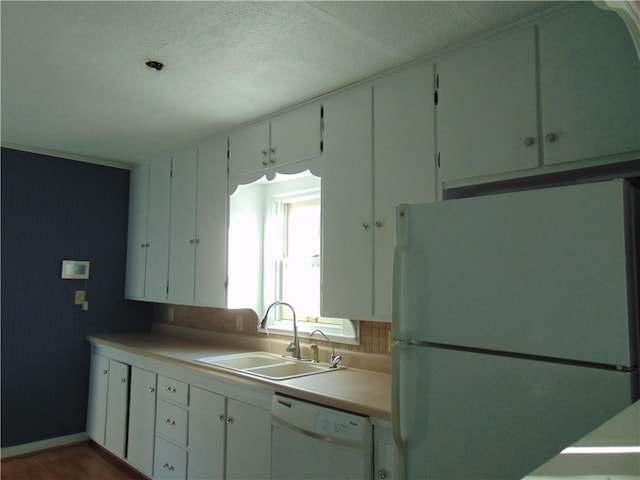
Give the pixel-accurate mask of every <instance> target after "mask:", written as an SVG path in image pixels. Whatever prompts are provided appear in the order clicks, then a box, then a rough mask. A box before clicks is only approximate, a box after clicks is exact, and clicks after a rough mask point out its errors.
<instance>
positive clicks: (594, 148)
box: [540, 2, 640, 164]
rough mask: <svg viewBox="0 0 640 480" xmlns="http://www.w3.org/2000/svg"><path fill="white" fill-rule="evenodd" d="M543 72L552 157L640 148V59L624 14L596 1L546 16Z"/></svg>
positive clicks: (547, 159)
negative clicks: (604, 8) (622, 15)
mask: <svg viewBox="0 0 640 480" xmlns="http://www.w3.org/2000/svg"><path fill="white" fill-rule="evenodd" d="M540 75H541V94H542V101H541V105H542V128H543V130H542V134H543V136H544V163H545V164H555V163H560V162H571V161H574V160H581V159H588V158H594V157H604V156H607V155H613V154H619V153H627V152H632V151H637V150H640V61H638V54H637V53H636V50H635V47H634V44H633V41H632V39H631V36H630V35H629V32H628V30H627V28H626V26H625V24H624V22H623V21H622V19H621V18H620V17H619V16H618V15H617V14H616V13H614V12H610V11H604V10H600V9H598V8H596V7H595V6H593V5H592V4H590V2H589V3H585V4H584V5H579V6H578V7H575V8H571V9H568V10H566V11H564V12H562V13H561V14H559V15H557V16H555V17H551V18H549V19H546V20H544V21H543V22H541V23H540ZM636 158H637V157H636Z"/></svg>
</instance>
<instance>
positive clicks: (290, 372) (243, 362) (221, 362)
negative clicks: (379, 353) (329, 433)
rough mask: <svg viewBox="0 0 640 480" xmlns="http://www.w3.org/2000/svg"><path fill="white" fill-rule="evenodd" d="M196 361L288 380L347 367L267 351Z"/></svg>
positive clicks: (272, 378) (205, 358)
mask: <svg viewBox="0 0 640 480" xmlns="http://www.w3.org/2000/svg"><path fill="white" fill-rule="evenodd" d="M196 362H199V363H204V364H207V365H212V366H214V367H220V368H227V369H229V370H235V371H238V372H243V373H247V374H250V375H256V376H259V377H264V378H268V379H271V380H287V379H289V378H296V377H304V376H306V375H316V374H318V373H328V372H335V371H337V370H340V369H344V368H345V367H342V366H339V367H338V368H329V364H328V363H310V362H305V361H300V360H293V359H288V358H285V357H284V356H282V355H276V354H275V353H267V352H249V353H236V354H232V355H219V356H214V357H204V358H198V359H197V360H196Z"/></svg>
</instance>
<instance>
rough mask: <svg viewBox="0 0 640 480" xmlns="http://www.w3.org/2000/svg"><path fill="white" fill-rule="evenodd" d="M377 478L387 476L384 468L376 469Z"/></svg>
mask: <svg viewBox="0 0 640 480" xmlns="http://www.w3.org/2000/svg"><path fill="white" fill-rule="evenodd" d="M378 478H387V472H386V470H378Z"/></svg>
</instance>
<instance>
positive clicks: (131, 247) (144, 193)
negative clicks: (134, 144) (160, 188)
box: [124, 165, 149, 299]
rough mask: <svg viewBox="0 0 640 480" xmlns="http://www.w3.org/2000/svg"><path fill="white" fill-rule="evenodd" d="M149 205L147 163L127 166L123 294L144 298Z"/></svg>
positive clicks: (128, 296)
mask: <svg viewBox="0 0 640 480" xmlns="http://www.w3.org/2000/svg"><path fill="white" fill-rule="evenodd" d="M148 206H149V166H147V165H145V166H142V167H136V168H133V169H131V172H130V176H129V230H128V241H127V275H126V279H125V285H124V295H125V298H130V299H142V298H144V277H145V270H146V263H147V209H148Z"/></svg>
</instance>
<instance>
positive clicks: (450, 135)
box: [436, 27, 539, 182]
mask: <svg viewBox="0 0 640 480" xmlns="http://www.w3.org/2000/svg"><path fill="white" fill-rule="evenodd" d="M535 52H536V47H535V33H534V29H533V27H531V28H527V29H525V30H523V31H521V32H518V33H515V34H511V35H508V36H503V37H500V38H498V39H494V40H491V41H487V42H485V43H482V44H479V45H476V46H473V47H470V48H467V49H464V50H462V51H460V52H457V53H455V54H453V55H451V56H450V57H446V58H444V59H442V60H441V61H438V62H437V77H436V81H437V87H438V88H437V98H438V106H437V118H438V140H439V152H440V169H439V180H440V181H443V182H446V181H449V180H456V179H460V178H469V177H479V176H483V175H489V174H494V173H502V172H508V171H513V170H522V169H526V168H534V167H537V166H538V148H537V143H538V142H539V139H538V126H537V119H536V108H537V103H536V61H535Z"/></svg>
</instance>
